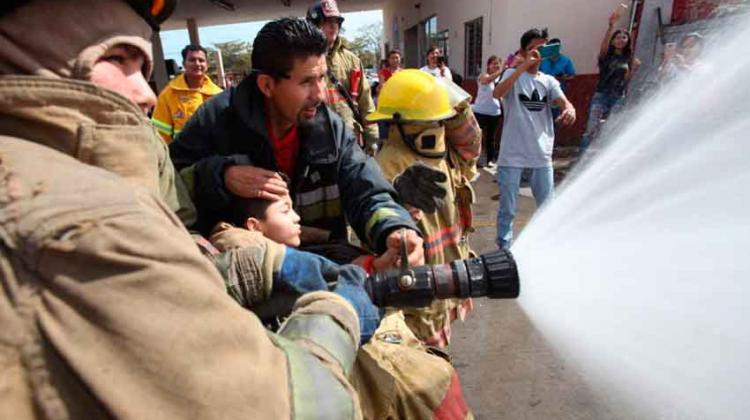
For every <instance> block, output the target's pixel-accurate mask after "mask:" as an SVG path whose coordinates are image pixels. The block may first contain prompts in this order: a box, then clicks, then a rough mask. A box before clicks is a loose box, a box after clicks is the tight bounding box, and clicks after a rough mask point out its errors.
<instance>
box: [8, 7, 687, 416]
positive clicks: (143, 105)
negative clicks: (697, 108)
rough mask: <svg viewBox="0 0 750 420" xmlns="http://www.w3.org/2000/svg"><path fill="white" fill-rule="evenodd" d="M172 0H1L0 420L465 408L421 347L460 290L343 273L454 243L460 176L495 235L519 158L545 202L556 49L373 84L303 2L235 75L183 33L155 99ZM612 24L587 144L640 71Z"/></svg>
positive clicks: (447, 330) (555, 114)
mask: <svg viewBox="0 0 750 420" xmlns="http://www.w3.org/2000/svg"><path fill="white" fill-rule="evenodd" d="M174 7H175V1H174V0H172V1H169V0H159V1H156V0H154V1H151V0H128V1H125V0H75V1H73V0H66V1H54V0H26V1H17V2H11V3H8V4H7V5H5V6H3V7H2V9H0V45H3V49H2V52H1V53H0V74H2V76H0V92H2V95H1V96H2V98H3V102H4V103H6V104H11V106H5V107H2V108H1V110H0V135H2V136H3V139H2V141H0V173H1V174H2V176H0V220H1V221H2V223H0V273H2V276H1V277H2V282H3V288H4V290H5V293H4V295H3V298H2V299H0V323H2V325H3V326H5V327H6V328H3V330H2V332H0V343H2V348H3V351H2V352H0V360H2V362H3V365H4V366H6V370H5V374H4V375H3V379H2V380H0V383H2V388H3V389H5V390H6V392H3V393H2V394H0V417H2V418H36V417H52V418H70V417H73V418H88V417H109V416H112V417H137V418H149V417H154V416H157V417H168V418H184V417H205V418H212V417H222V418H224V417H232V418H233V417H250V418H291V417H300V416H302V417H305V416H307V417H316V418H326V419H336V418H341V419H357V418H363V417H364V418H440V419H465V418H471V417H472V414H471V411H470V409H469V407H468V406H467V404H466V401H465V400H464V396H463V391H462V388H461V385H460V382H459V381H458V376H457V373H456V371H455V369H454V367H453V366H452V365H451V363H450V358H449V357H447V356H446V353H445V349H446V347H447V346H448V345H449V343H450V339H451V324H452V322H453V321H454V320H456V319H459V318H463V317H464V316H465V315H466V314H467V313H469V312H470V311H471V309H472V302H471V300H470V299H469V300H459V299H452V300H451V299H447V300H435V301H433V302H432V304H431V305H429V306H427V307H424V308H404V309H396V308H378V307H375V306H374V305H373V303H372V301H371V299H370V297H369V296H368V294H367V292H366V289H365V287H364V284H365V281H366V279H367V276H368V275H372V274H374V273H377V272H379V271H383V270H389V269H400V268H402V267H403V266H404V265H407V264H408V265H409V266H416V265H421V264H442V263H446V262H450V261H453V260H456V259H465V258H469V257H470V256H471V254H472V251H471V249H470V247H469V242H468V235H469V233H470V232H472V230H473V220H472V219H473V217H472V204H473V203H474V191H473V187H472V182H473V181H474V180H476V178H477V175H478V172H477V171H478V168H479V167H481V165H487V166H496V167H497V183H498V186H499V189H500V203H499V208H498V215H497V229H498V233H497V245H498V247H500V248H508V247H510V246H511V244H512V239H513V238H512V221H513V218H514V215H515V211H516V198H517V195H518V191H519V186H520V183H521V178H522V174H523V173H524V171H529V172H530V185H531V188H532V192H533V194H534V198H535V200H536V202H537V205H542V204H543V203H544V202H545V201H547V200H549V199H551V198H552V196H553V194H554V182H553V167H552V151H553V146H554V138H555V126H556V124H557V125H561V126H569V125H571V124H573V123H574V122H575V121H576V118H577V114H576V110H575V108H574V107H573V105H572V104H571V102H570V101H569V100H568V99H567V98H566V96H565V92H564V90H565V83H566V82H567V81H568V80H570V79H571V78H572V77H573V76H574V75H575V68H574V65H573V63H572V61H571V60H570V59H569V58H568V57H566V56H565V55H563V54H562V53H560V47H561V42H560V41H559V40H552V41H550V40H548V36H547V33H546V30H540V29H530V30H528V31H526V32H525V33H523V34H522V36H521V37H520V43H519V47H520V48H519V50H518V51H517V52H516V53H514V54H512V55H511V56H510V57H509V59H508V60H505V62H504V63H503V62H502V60H501V59H500V58H499V57H498V56H495V55H493V56H491V57H489V58H488V59H487V67H486V70H485V71H484V72H483V73H482V74H481V75H480V76H479V78H478V91H477V94H476V97H475V98H472V96H471V95H469V94H468V93H467V92H466V91H465V90H463V89H462V88H461V87H460V86H458V85H457V84H455V83H454V82H453V77H452V73H451V71H450V69H449V68H448V66H447V63H446V61H445V59H444V57H443V54H442V51H441V50H440V48H438V47H432V48H430V49H429V51H428V52H427V56H426V65H425V66H424V67H422V68H421V69H403V68H402V64H401V61H402V54H401V52H400V51H398V50H392V51H389V52H388V54H387V56H386V58H385V60H386V63H385V65H384V66H383V68H381V69H380V71H379V72H378V78H379V83H378V85H377V87H376V88H375V89H372V90H371V86H370V85H369V83H368V82H367V80H366V77H365V75H364V72H363V68H362V63H361V61H360V60H359V58H358V57H357V56H356V55H355V54H353V53H352V52H351V51H350V50H349V49H348V48H347V47H346V45H345V44H344V43H343V42H342V40H341V37H340V32H341V28H342V25H343V23H344V17H343V16H342V15H341V13H340V11H339V9H338V6H337V4H336V2H335V1H334V0H316V1H315V2H314V3H313V4H312V5H311V7H310V8H309V9H308V12H307V15H306V17H305V19H302V18H281V19H276V20H273V21H270V22H268V23H267V24H265V25H264V26H263V28H262V29H261V30H260V32H259V33H258V34H257V36H256V38H255V40H254V41H253V48H252V69H251V71H249V74H248V76H247V77H245V78H244V79H243V80H241V81H239V82H238V83H237V84H236V86H229V87H228V88H227V89H225V90H222V89H220V88H219V87H217V86H216V85H215V84H214V83H213V82H212V80H211V79H210V77H208V76H207V68H208V65H207V55H206V50H205V49H204V48H202V47H200V46H197V45H188V46H186V47H185V48H184V49H183V51H182V58H183V67H184V69H185V71H184V73H183V74H181V75H179V76H177V77H175V78H174V79H173V80H172V81H170V82H169V84H168V85H167V86H166V87H165V88H164V89H163V90H162V92H161V93H160V94H159V95H158V98H157V97H156V96H155V95H154V92H153V91H152V90H151V88H150V87H149V85H148V83H147V80H148V79H149V77H150V75H151V71H152V69H153V65H154V63H153V62H152V55H151V45H150V42H149V39H151V35H152V32H153V31H158V29H159V24H160V23H161V22H163V21H164V20H165V19H167V18H168V17H169V15H170V14H171V13H172V11H173V10H174ZM618 17H619V16H617V15H616V14H613V16H612V17H610V20H609V28H608V31H607V33H606V35H605V37H604V40H603V42H602V48H601V51H600V54H599V60H598V63H599V69H600V81H599V84H598V85H597V90H596V93H595V96H594V99H593V100H592V103H591V109H590V110H589V115H590V117H589V123H588V125H587V129H586V135H585V136H584V142H585V144H586V145H588V144H589V142H590V141H591V138H592V137H593V136H594V135H595V133H596V131H597V129H598V128H597V124H598V123H599V120H600V119H601V117H602V116H603V115H604V114H606V113H608V112H612V111H613V110H616V108H617V107H618V106H620V105H621V103H622V98H623V96H624V94H625V92H626V88H627V82H628V80H629V79H630V78H631V77H632V74H633V72H635V71H636V69H637V66H638V61H637V59H635V58H634V56H633V53H632V48H631V47H630V37H629V34H628V33H627V32H626V31H623V30H619V29H616V28H615V27H614V24H615V23H616V21H617V19H618ZM50 39H54V40H55V42H54V43H50V42H49V40H50ZM699 41H700V39H699V38H696V37H693V38H691V40H685V41H684V42H681V43H680V46H679V48H680V49H679V51H680V52H679V55H677V54H676V53H675V54H674V55H672V56H670V60H669V61H667V60H665V63H664V65H663V67H664V70H663V73H664V74H665V75H666V76H665V77H671V76H669V75H670V74H672V73H674V72H676V71H679V70H678V69H682V68H686V67H689V66H690V65H691V63H692V61H691V57H692V56H691V53H690V51H693V50H694V49H695V48H696V47H695V45H696V44H697V43H699ZM547 46H551V48H549V49H547V48H546V47H547ZM547 50H549V51H552V52H551V53H549V54H548V53H547ZM543 55H544V56H543ZM373 96H375V97H376V98H377V105H376V101H375V100H373ZM148 114H150V115H151V116H150V118H148V117H146V115H148ZM592 115H593V116H594V119H595V121H592V117H591V116H592ZM500 126H502V130H501V132H502V135H501V140H500V142H499V147H498V144H497V143H496V141H495V138H496V132H498V131H500V130H499V127H500ZM482 149H484V150H485V156H484V158H482V156H481V155H482ZM584 149H585V147H584ZM355 237H356V238H355Z"/></svg>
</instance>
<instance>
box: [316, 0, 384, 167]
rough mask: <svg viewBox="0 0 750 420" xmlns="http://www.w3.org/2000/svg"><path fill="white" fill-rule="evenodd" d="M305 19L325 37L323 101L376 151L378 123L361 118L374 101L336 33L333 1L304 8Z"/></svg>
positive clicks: (366, 146) (362, 142) (338, 21)
mask: <svg viewBox="0 0 750 420" xmlns="http://www.w3.org/2000/svg"><path fill="white" fill-rule="evenodd" d="M307 20H308V21H309V22H311V23H312V24H313V25H315V26H317V27H318V28H319V29H320V30H321V31H323V33H324V34H325V36H326V39H327V40H328V56H327V57H326V63H327V64H328V72H327V74H326V79H327V83H326V85H327V86H326V87H327V90H326V99H325V100H326V103H328V105H330V106H331V107H332V108H333V110H334V111H336V112H337V113H338V114H339V115H341V118H343V119H344V121H345V122H346V125H347V126H348V127H349V129H351V130H352V132H353V133H354V134H355V135H356V136H357V138H358V139H359V143H360V146H363V147H364V149H365V150H366V151H367V152H368V153H370V154H373V153H374V152H375V151H376V150H377V141H378V137H379V136H378V126H377V125H376V124H371V123H368V122H366V121H365V120H364V118H365V117H367V115H368V114H370V113H371V112H373V111H375V104H374V102H373V100H372V95H371V94H370V85H369V83H367V78H366V77H365V74H364V69H363V68H362V62H361V61H360V59H359V57H357V56H356V55H355V54H354V53H353V52H351V51H350V50H349V49H348V48H347V47H346V46H345V45H344V43H343V40H342V39H341V37H340V36H339V32H340V31H341V25H342V24H343V23H344V17H343V16H341V12H339V8H338V5H336V1H335V0H317V1H316V2H315V4H313V5H312V6H311V7H310V8H309V9H308V10H307Z"/></svg>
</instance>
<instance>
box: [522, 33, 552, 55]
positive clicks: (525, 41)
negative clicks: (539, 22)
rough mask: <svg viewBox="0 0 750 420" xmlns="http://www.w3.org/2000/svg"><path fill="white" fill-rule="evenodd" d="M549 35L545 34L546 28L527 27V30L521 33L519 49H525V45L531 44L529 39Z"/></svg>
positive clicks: (543, 37)
mask: <svg viewBox="0 0 750 420" xmlns="http://www.w3.org/2000/svg"><path fill="white" fill-rule="evenodd" d="M548 36H549V35H548V34H547V28H544V29H537V28H533V29H529V30H528V31H526V32H524V33H523V35H521V50H522V51H526V47H528V46H529V44H531V41H533V40H535V39H545V40H546V39H547V37H548Z"/></svg>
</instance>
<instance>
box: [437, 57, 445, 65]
mask: <svg viewBox="0 0 750 420" xmlns="http://www.w3.org/2000/svg"><path fill="white" fill-rule="evenodd" d="M437 62H438V66H444V65H445V56H442V55H439V56H438V58H437Z"/></svg>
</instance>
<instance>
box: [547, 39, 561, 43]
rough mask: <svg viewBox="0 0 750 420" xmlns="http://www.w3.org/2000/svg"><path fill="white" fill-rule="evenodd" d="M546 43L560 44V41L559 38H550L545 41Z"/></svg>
mask: <svg viewBox="0 0 750 420" xmlns="http://www.w3.org/2000/svg"><path fill="white" fill-rule="evenodd" d="M547 43H548V44H562V42H560V38H552V39H550V40H549V41H547Z"/></svg>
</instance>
